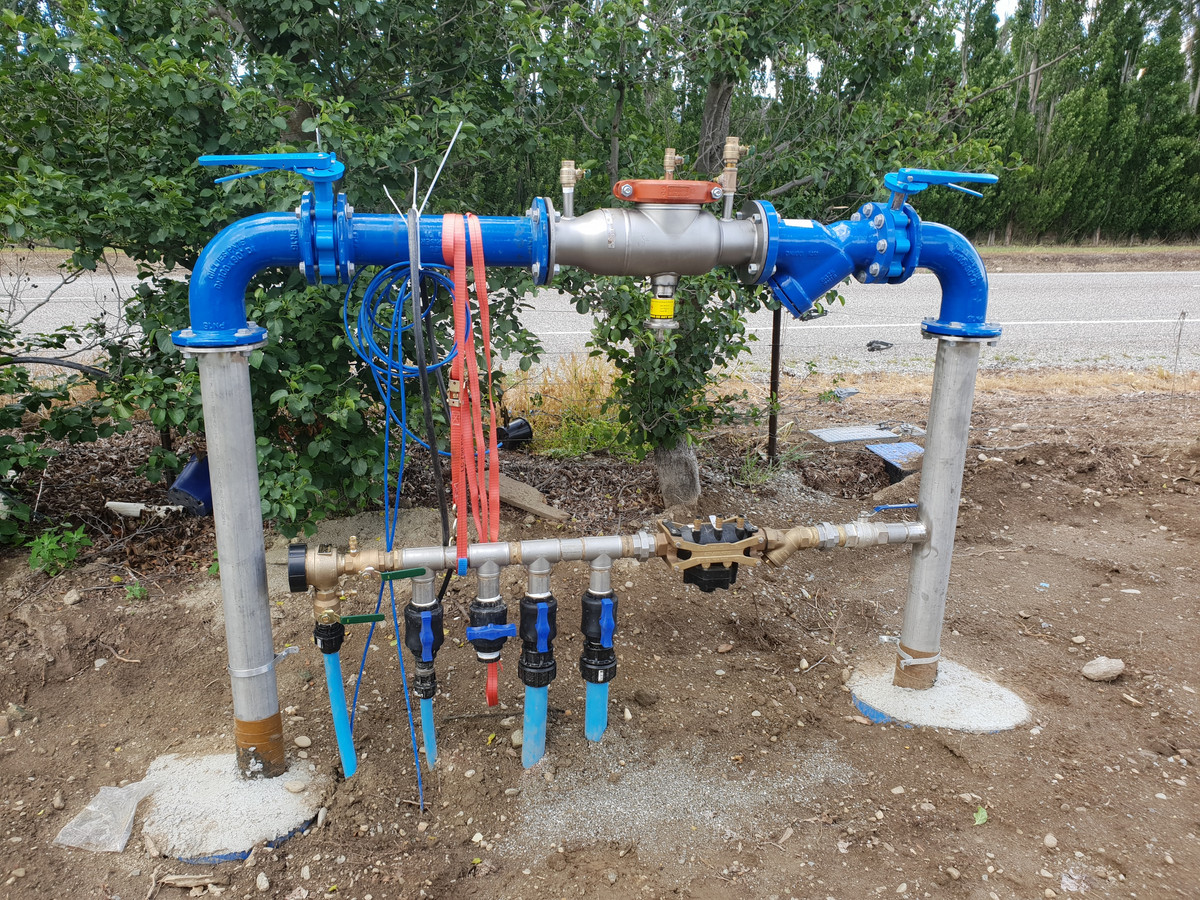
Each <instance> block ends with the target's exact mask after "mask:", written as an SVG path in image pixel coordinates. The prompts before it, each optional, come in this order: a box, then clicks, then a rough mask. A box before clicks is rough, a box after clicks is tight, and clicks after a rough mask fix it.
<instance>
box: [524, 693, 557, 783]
mask: <svg viewBox="0 0 1200 900" xmlns="http://www.w3.org/2000/svg"><path fill="white" fill-rule="evenodd" d="M549 693H550V689H549V688H544V687H529V686H528V685H526V686H525V741H524V743H523V744H522V745H521V765H523V766H524V767H525V768H527V769H529V768H532V767H533V766H535V765H537V764H538V761H539V760H541V758H542V757H543V756H545V755H546V699H547V695H548V694H549Z"/></svg>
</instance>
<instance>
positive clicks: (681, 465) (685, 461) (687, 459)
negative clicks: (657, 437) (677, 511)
mask: <svg viewBox="0 0 1200 900" xmlns="http://www.w3.org/2000/svg"><path fill="white" fill-rule="evenodd" d="M654 468H655V470H656V471H657V473H658V489H659V491H661V492H662V498H663V506H664V507H665V508H666V509H673V508H678V507H684V508H686V509H687V511H688V514H689V515H693V514H695V504H696V503H697V501H699V499H700V465H699V463H697V462H696V451H695V450H694V449H693V448H692V445H691V444H689V443H688V439H687V437H686V436H684V437H681V438H680V439H679V440H678V441H677V442H676V444H675V446H674V447H659V448H658V449H657V450H655V451H654Z"/></svg>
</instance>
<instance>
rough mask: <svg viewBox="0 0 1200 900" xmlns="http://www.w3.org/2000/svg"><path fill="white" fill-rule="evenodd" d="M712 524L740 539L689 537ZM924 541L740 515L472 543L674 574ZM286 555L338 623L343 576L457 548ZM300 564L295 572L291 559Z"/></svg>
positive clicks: (913, 530)
mask: <svg viewBox="0 0 1200 900" xmlns="http://www.w3.org/2000/svg"><path fill="white" fill-rule="evenodd" d="M709 525H711V526H712V528H713V529H714V530H715V532H717V533H722V532H723V530H724V529H726V528H727V527H729V526H732V527H733V528H734V532H735V534H736V536H737V538H736V539H735V540H722V539H718V540H715V541H710V542H709V543H699V542H698V541H695V540H689V538H690V537H692V536H694V535H697V534H699V532H700V530H701V528H702V527H707V526H709ZM925 538H926V527H925V525H924V523H922V522H870V521H867V520H866V519H859V520H858V521H855V522H849V523H847V524H844V525H835V524H833V523H831V522H822V523H820V524H818V525H801V526H797V527H795V528H790V529H787V530H784V529H777V528H757V527H755V526H754V525H751V524H750V523H749V522H747V521H746V520H745V518H743V517H729V518H718V517H715V516H714V517H711V518H709V519H707V520H705V519H697V520H696V521H695V522H694V523H688V524H687V525H683V526H680V525H676V524H675V523H673V522H665V521H664V522H662V523H660V530H659V531H658V533H656V534H649V533H648V532H645V531H641V532H638V533H637V534H632V535H609V536H605V537H585V538H571V539H564V540H556V539H550V540H534V541H512V542H508V543H492V544H474V545H472V546H471V548H470V563H471V566H472V567H478V566H480V565H483V564H485V563H488V562H492V563H496V564H497V565H500V566H506V565H530V564H532V563H534V562H536V561H538V560H544V561H546V562H548V563H551V564H553V563H556V562H564V561H573V560H588V561H591V560H594V559H599V558H600V557H608V558H609V559H620V558H637V559H642V560H645V559H649V558H650V557H651V556H660V557H663V559H664V560H665V561H666V563H667V564H668V565H669V566H670V567H671V568H672V570H673V571H676V572H684V571H686V570H688V569H691V568H694V567H696V566H701V567H703V568H706V569H707V568H709V567H711V566H714V565H717V566H729V565H734V564H740V565H749V566H756V565H758V564H759V562H761V561H762V560H763V559H765V560H766V561H767V562H768V563H769V564H770V565H772V566H775V567H780V566H783V565H784V564H785V563H786V562H787V561H788V559H790V558H791V556H792V554H794V553H795V552H796V551H797V550H807V549H816V550H831V549H833V548H835V547H844V548H847V549H852V548H856V547H877V546H883V545H885V544H917V543H921V542H923V541H924V540H925ZM293 549H294V551H298V552H297V553H296V554H295V555H294V556H292V555H289V571H288V575H289V581H290V583H291V584H292V589H293V590H296V591H302V590H307V589H311V590H312V591H313V616H314V618H315V619H316V620H317V621H326V620H334V619H336V617H337V616H338V615H339V613H340V602H341V593H340V589H339V583H340V581H341V579H342V578H343V577H344V576H346V575H363V574H370V573H376V574H378V575H380V576H381V577H388V576H389V575H391V577H396V574H395V573H398V572H399V571H400V570H403V569H404V568H405V567H413V566H419V567H423V568H427V569H432V570H446V569H451V570H452V569H454V568H455V566H456V563H457V560H456V558H455V550H454V548H453V547H421V548H415V549H413V548H408V549H397V550H391V551H389V550H384V549H382V548H372V549H362V548H360V547H359V546H358V541H357V539H354V538H351V540H350V545H349V549H347V550H346V551H345V552H343V551H340V550H338V549H337V548H336V547H334V546H332V545H330V544H322V545H319V546H312V547H304V546H303V545H300V544H296V545H293ZM293 560H294V562H295V563H297V564H299V563H300V562H301V560H302V561H303V565H302V567H301V568H299V569H293V566H292V562H293Z"/></svg>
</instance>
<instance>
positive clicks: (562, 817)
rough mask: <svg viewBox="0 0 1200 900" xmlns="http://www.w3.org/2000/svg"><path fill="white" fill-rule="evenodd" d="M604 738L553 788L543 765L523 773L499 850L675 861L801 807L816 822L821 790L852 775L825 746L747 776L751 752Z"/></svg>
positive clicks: (777, 759) (763, 827) (790, 816)
mask: <svg viewBox="0 0 1200 900" xmlns="http://www.w3.org/2000/svg"><path fill="white" fill-rule="evenodd" d="M611 731H612V730H611V729H610V734H606V735H605V738H604V743H603V744H602V745H600V746H599V747H597V748H595V752H594V753H592V754H584V755H582V756H581V755H576V756H575V757H573V758H572V759H571V760H570V762H569V764H564V770H563V771H561V772H560V773H558V775H557V776H556V777H555V779H554V781H553V782H552V783H549V784H547V783H546V781H545V780H544V779H543V778H542V777H541V770H542V768H543V766H544V764H543V765H539V766H538V767H535V768H534V769H533V770H531V771H530V773H529V777H527V780H526V783H525V784H524V785H523V786H522V792H521V800H520V808H519V814H518V815H517V816H516V817H515V819H516V821H518V822H520V823H521V825H520V826H519V827H518V828H516V829H515V830H514V831H512V832H510V833H508V834H507V835H506V836H505V837H504V839H503V841H502V842H501V843H500V844H499V845H498V847H497V850H498V851H499V852H500V853H502V854H504V855H508V856H514V857H529V856H531V855H532V856H533V857H541V856H544V855H545V854H547V853H549V852H553V851H554V849H555V848H557V847H558V846H560V845H573V846H578V845H580V844H583V845H591V844H594V843H597V842H615V843H617V844H620V845H621V847H622V848H629V847H631V846H634V845H636V847H637V853H638V856H639V858H641V859H643V860H645V859H647V858H652V859H658V860H659V861H663V862H666V861H668V860H669V861H672V862H680V861H681V860H683V859H686V857H688V856H689V855H694V854H695V853H696V852H697V851H698V850H699V849H700V848H702V847H704V846H709V845H712V844H714V843H719V842H723V841H728V840H740V839H744V838H748V837H750V836H751V835H753V833H754V832H769V831H770V830H772V829H775V828H778V827H780V826H782V825H784V824H786V823H787V822H789V821H794V820H795V819H796V818H797V813H798V810H801V809H802V810H805V812H804V813H803V815H804V816H809V815H813V812H812V810H814V809H819V807H818V806H817V805H816V804H817V802H818V800H819V798H820V797H821V796H822V795H823V793H824V792H825V791H827V790H828V789H830V788H831V787H834V786H836V785H844V784H848V783H849V782H851V781H852V780H854V779H855V775H856V773H855V770H854V768H853V767H852V766H851V765H850V764H849V763H848V762H846V761H845V759H844V758H843V757H842V755H841V753H840V752H839V751H838V749H837V746H836V745H835V744H834V743H832V742H828V743H824V744H821V745H819V746H816V747H800V746H797V747H795V748H786V747H783V748H781V749H780V750H778V751H774V752H773V753H772V754H771V756H772V759H771V760H770V761H769V762H768V761H767V760H766V759H765V758H762V761H761V762H760V765H761V766H762V768H760V769H754V768H752V766H753V765H754V758H753V757H751V756H750V754H749V753H747V754H746V757H747V760H746V763H744V764H743V766H742V767H738V766H735V765H733V763H731V762H729V761H728V760H729V754H728V753H725V752H722V751H720V750H718V749H717V748H713V747H706V746H704V745H703V744H697V745H695V746H693V747H691V748H689V749H678V750H670V749H665V748H664V749H662V750H661V751H659V752H655V750H654V748H648V747H646V746H643V745H642V744H641V742H640V741H639V740H637V739H633V740H621V739H620V738H619V736H618V735H614V734H612V733H611ZM613 738H617V740H613ZM588 756H591V758H590V759H588V758H587V757H588ZM622 757H623V758H622ZM618 777H619V779H620V780H618V781H616V783H615V784H614V783H613V779H616V778H618ZM798 805H799V806H798Z"/></svg>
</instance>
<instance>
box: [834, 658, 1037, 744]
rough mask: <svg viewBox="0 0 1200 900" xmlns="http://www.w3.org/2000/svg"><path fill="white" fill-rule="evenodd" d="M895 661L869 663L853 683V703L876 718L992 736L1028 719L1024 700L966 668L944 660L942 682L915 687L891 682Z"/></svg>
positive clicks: (850, 683)
mask: <svg viewBox="0 0 1200 900" xmlns="http://www.w3.org/2000/svg"><path fill="white" fill-rule="evenodd" d="M893 660H894V657H893V658H889V659H888V660H886V661H880V662H876V663H868V664H866V665H864V666H863V667H862V668H860V669H859V670H858V671H856V672H855V673H854V675H853V676H851V678H850V681H849V682H848V686H849V688H850V692H851V696H852V697H853V698H854V705H855V706H856V707H858V709H859V711H860V712H861V713H862V714H863V715H864V716H866V717H867V718H868V719H870V720H871V721H872V722H875V723H877V724H879V723H883V722H897V723H899V724H903V725H922V726H926V727H929V728H948V729H950V730H953V731H969V732H974V733H977V734H987V733H990V732H994V731H1008V730H1010V729H1013V728H1016V727H1017V726H1018V725H1020V724H1022V723H1024V722H1027V721H1029V707H1027V706H1026V705H1025V701H1024V700H1022V699H1021V698H1020V697H1018V696H1017V695H1016V694H1014V693H1013V692H1012V691H1010V690H1008V688H1004V687H1001V686H1000V685H998V684H996V683H995V682H994V681H989V680H987V679H986V678H983V677H981V676H979V675H976V674H975V673H974V672H972V671H971V670H970V669H968V668H967V667H966V666H961V665H959V664H958V663H953V662H950V661H949V660H945V659H943V660H942V661H941V662H940V663H939V664H938V678H937V683H936V684H935V685H934V686H933V687H932V688H930V689H929V690H925V691H915V690H912V689H911V688H900V687H895V686H894V685H893V684H892V667H893V665H894V662H893Z"/></svg>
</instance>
